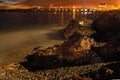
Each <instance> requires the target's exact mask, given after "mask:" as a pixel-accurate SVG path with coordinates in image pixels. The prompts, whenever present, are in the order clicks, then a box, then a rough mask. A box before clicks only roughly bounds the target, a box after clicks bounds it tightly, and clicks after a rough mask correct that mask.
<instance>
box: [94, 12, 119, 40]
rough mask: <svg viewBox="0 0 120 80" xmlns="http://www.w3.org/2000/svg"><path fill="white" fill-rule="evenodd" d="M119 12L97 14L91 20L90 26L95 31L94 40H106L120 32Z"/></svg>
mask: <svg viewBox="0 0 120 80" xmlns="http://www.w3.org/2000/svg"><path fill="white" fill-rule="evenodd" d="M119 15H120V12H119V11H113V12H112V11H111V12H105V13H102V14H99V16H98V17H97V18H96V19H95V20H94V21H93V23H92V28H93V29H94V30H95V31H96V34H94V39H95V40H96V41H102V42H107V41H110V40H111V39H112V38H113V37H114V36H115V35H117V34H119V33H120V16H119Z"/></svg>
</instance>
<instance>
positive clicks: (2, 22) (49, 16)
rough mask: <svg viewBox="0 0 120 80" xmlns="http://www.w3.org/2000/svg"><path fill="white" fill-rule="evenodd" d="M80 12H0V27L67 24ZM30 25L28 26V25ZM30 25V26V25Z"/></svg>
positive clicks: (78, 15)
mask: <svg viewBox="0 0 120 80" xmlns="http://www.w3.org/2000/svg"><path fill="white" fill-rule="evenodd" d="M75 17H77V18H80V17H81V15H80V13H73V12H0V29H2V30H4V29H11V28H18V27H21V28H24V27H25V26H29V25H52V24H60V25H61V24H67V23H68V22H69V21H70V20H71V19H73V18H75ZM29 27H30V26H29ZM31 27H32V26H31Z"/></svg>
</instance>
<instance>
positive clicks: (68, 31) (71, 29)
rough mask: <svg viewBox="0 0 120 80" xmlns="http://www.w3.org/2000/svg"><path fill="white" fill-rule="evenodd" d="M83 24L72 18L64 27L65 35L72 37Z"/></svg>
mask: <svg viewBox="0 0 120 80" xmlns="http://www.w3.org/2000/svg"><path fill="white" fill-rule="evenodd" d="M80 27H81V25H80V24H79V22H78V21H77V20H71V21H70V23H69V24H68V25H67V27H66V28H65V29H64V33H63V35H64V37H65V38H70V37H72V36H73V35H74V33H75V32H77V31H78V30H79V29H80Z"/></svg>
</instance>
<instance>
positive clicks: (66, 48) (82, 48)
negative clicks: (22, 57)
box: [58, 37, 95, 61]
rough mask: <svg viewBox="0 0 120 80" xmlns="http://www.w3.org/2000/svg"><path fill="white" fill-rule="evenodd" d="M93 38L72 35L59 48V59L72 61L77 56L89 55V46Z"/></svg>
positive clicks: (92, 42)
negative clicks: (72, 36)
mask: <svg viewBox="0 0 120 80" xmlns="http://www.w3.org/2000/svg"><path fill="white" fill-rule="evenodd" d="M94 43H95V42H94V40H93V39H92V38H88V37H74V38H72V39H69V40H67V41H65V42H64V43H63V44H62V45H61V46H60V48H59V51H58V52H59V53H60V55H59V57H58V58H59V59H63V60H67V61H74V60H76V59H79V58H86V57H88V56H90V54H89V52H90V50H91V46H92V45H94Z"/></svg>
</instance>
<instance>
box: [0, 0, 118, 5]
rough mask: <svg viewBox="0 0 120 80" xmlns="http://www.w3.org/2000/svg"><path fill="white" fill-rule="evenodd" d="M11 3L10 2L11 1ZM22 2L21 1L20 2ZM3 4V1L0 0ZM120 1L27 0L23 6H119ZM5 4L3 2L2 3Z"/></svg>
mask: <svg viewBox="0 0 120 80" xmlns="http://www.w3.org/2000/svg"><path fill="white" fill-rule="evenodd" d="M9 1H10V0H9ZM18 1H20V0H18ZM0 2H1V0H0ZM119 2H120V0H26V1H25V2H23V3H20V4H23V5H40V6H49V5H50V4H51V3H52V4H53V6H64V5H81V6H85V5H92V6H96V5H98V4H99V3H108V4H113V5H117V4H118V3H119ZM1 3H3V2H1Z"/></svg>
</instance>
